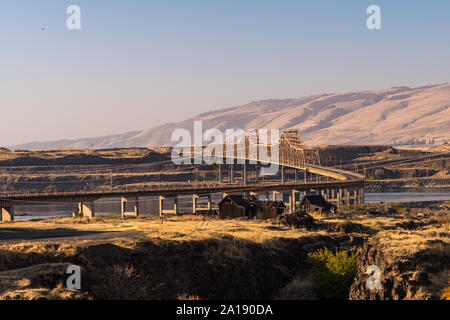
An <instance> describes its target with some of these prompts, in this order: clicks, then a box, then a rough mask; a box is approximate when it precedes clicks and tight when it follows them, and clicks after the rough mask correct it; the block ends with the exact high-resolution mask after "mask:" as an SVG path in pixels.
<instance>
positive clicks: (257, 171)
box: [255, 164, 259, 183]
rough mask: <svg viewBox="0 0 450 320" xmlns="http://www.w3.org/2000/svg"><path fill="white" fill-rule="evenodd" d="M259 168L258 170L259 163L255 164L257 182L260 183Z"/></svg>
mask: <svg viewBox="0 0 450 320" xmlns="http://www.w3.org/2000/svg"><path fill="white" fill-rule="evenodd" d="M258 173H259V170H258V164H255V182H256V183H258V182H259V175H258Z"/></svg>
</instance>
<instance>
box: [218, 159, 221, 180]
mask: <svg viewBox="0 0 450 320" xmlns="http://www.w3.org/2000/svg"><path fill="white" fill-rule="evenodd" d="M218 167H219V168H218V170H219V177H218V178H219V183H221V182H222V165H221V164H220V163H219V164H218Z"/></svg>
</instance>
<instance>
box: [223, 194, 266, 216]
mask: <svg viewBox="0 0 450 320" xmlns="http://www.w3.org/2000/svg"><path fill="white" fill-rule="evenodd" d="M257 213H258V205H257V204H256V203H255V202H253V201H250V200H249V199H245V198H244V197H242V196H239V195H229V196H226V197H225V198H223V199H222V201H220V202H219V218H220V219H227V218H228V219H233V218H239V217H248V218H253V217H255V216H256V214H257Z"/></svg>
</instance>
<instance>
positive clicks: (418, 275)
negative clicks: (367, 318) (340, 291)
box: [349, 224, 450, 300]
mask: <svg viewBox="0 0 450 320" xmlns="http://www.w3.org/2000/svg"><path fill="white" fill-rule="evenodd" d="M403 227H404V228H405V230H404V231H395V232H393V231H390V232H389V233H387V232H386V231H383V232H381V233H379V234H377V235H376V236H374V237H373V238H371V239H370V240H369V241H368V242H367V243H366V244H365V245H364V247H363V248H362V250H361V252H360V256H359V258H358V273H357V274H358V276H357V278H356V280H355V282H354V283H353V285H352V287H351V289H350V296H349V299H350V300H429V299H439V298H440V297H441V295H442V293H443V291H444V289H445V287H446V286H448V281H449V272H448V267H449V263H450V244H449V241H448V231H447V230H446V229H445V227H438V228H434V227H431V228H425V229H424V230H421V231H418V230H407V229H414V228H415V226H414V225H413V224H410V225H408V226H406V225H405V226H403ZM371 265H375V266H378V267H379V268H380V271H381V274H380V280H381V288H380V289H378V290H377V289H372V290H370V289H369V288H368V286H367V281H368V279H369V276H370V275H369V274H367V269H368V267H369V266H371Z"/></svg>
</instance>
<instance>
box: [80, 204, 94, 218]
mask: <svg viewBox="0 0 450 320" xmlns="http://www.w3.org/2000/svg"><path fill="white" fill-rule="evenodd" d="M78 212H79V213H80V214H81V216H82V217H87V218H93V217H94V216H95V209H94V202H92V201H90V202H79V203H78Z"/></svg>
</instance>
